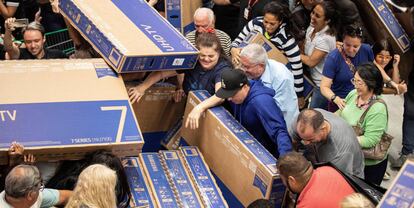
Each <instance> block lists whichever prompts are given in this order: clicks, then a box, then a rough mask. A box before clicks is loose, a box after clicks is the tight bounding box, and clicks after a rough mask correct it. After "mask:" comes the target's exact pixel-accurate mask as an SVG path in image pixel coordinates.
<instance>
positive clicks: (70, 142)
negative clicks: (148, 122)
mask: <svg viewBox="0 0 414 208" xmlns="http://www.w3.org/2000/svg"><path fill="white" fill-rule="evenodd" d="M0 74H1V75H0V122H1V125H0V164H5V163H7V160H6V158H7V151H8V148H9V147H10V145H11V143H12V142H13V141H17V142H19V143H21V144H23V145H24V146H25V152H27V153H33V154H34V155H35V157H36V159H37V161H50V160H62V159H80V158H82V157H83V156H84V155H85V154H86V153H88V152H91V151H94V150H96V149H107V150H111V151H112V152H113V153H114V154H116V155H117V156H121V157H123V156H134V155H135V156H138V154H139V152H141V149H142V146H143V144H144V140H143V137H142V134H141V131H140V129H139V127H138V123H137V120H136V118H135V115H134V113H133V110H132V107H131V104H130V102H129V97H128V94H127V92H126V89H125V85H124V83H123V81H122V78H121V77H119V76H118V75H117V74H116V73H115V72H114V71H113V70H112V69H111V68H110V67H109V66H108V65H107V64H106V63H105V61H104V60H103V59H82V60H81V59H77V60H47V61H40V60H19V61H5V62H1V63H0Z"/></svg>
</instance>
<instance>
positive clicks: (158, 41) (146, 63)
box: [59, 0, 198, 73]
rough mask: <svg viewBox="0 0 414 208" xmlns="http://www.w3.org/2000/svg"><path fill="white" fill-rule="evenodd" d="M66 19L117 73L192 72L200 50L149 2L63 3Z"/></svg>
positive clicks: (102, 0) (86, 0)
mask: <svg viewBox="0 0 414 208" xmlns="http://www.w3.org/2000/svg"><path fill="white" fill-rule="evenodd" d="M59 8H60V11H61V13H62V14H63V16H65V17H66V18H67V19H68V20H69V21H70V23H71V24H72V25H73V26H74V28H75V29H77V30H78V31H79V32H80V33H81V35H82V36H83V37H84V38H85V39H86V40H87V41H88V42H89V43H90V44H91V45H92V46H93V48H94V49H95V50H96V51H97V52H99V53H100V54H101V56H102V57H103V58H104V59H105V60H106V61H107V63H108V64H109V65H110V66H112V67H113V69H115V70H116V71H117V72H119V73H124V72H142V71H156V70H176V69H192V68H194V66H195V64H196V62H197V56H198V51H197V49H195V48H194V47H193V46H192V45H191V43H190V42H188V41H187V40H186V39H185V38H184V36H183V35H182V34H180V33H179V32H178V31H177V30H175V29H174V27H172V25H171V24H170V23H169V22H168V21H167V20H166V19H164V18H163V17H162V16H161V15H160V14H158V12H157V11H156V10H155V9H154V8H152V7H151V6H149V5H148V3H147V2H146V0H60V1H59Z"/></svg>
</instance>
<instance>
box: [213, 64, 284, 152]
mask: <svg viewBox="0 0 414 208" xmlns="http://www.w3.org/2000/svg"><path fill="white" fill-rule="evenodd" d="M221 76H222V77H221V88H220V89H219V90H218V91H217V92H216V96H217V97H219V98H222V99H227V100H229V101H231V105H232V109H233V115H234V117H235V118H236V119H237V120H238V121H239V122H240V123H241V124H242V125H243V126H244V127H245V128H246V129H247V130H248V131H249V132H250V133H251V134H252V135H253V136H254V137H255V138H256V139H257V140H258V141H259V142H260V143H261V144H262V145H263V146H264V147H266V149H267V150H269V152H270V153H272V154H273V155H274V156H275V157H276V158H278V157H279V155H284V154H286V153H288V152H289V151H291V150H292V143H291V140H290V137H289V134H288V131H287V128H286V124H285V120H284V119H283V114H282V111H281V110H280V108H279V107H278V106H277V105H276V103H275V101H274V99H273V97H274V95H275V91H274V90H273V89H270V88H267V87H265V86H264V85H263V84H262V82H261V81H260V80H259V81H254V80H251V81H248V79H247V76H246V75H245V74H244V72H243V71H241V70H239V69H231V70H227V71H224V72H223V73H222V75H221Z"/></svg>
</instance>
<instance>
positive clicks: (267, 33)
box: [230, 1, 304, 107]
mask: <svg viewBox="0 0 414 208" xmlns="http://www.w3.org/2000/svg"><path fill="white" fill-rule="evenodd" d="M263 13H264V16H262V17H256V18H254V19H253V20H251V21H250V22H248V23H247V25H246V26H245V27H244V28H243V30H242V31H241V32H240V34H239V36H238V37H237V38H236V39H235V40H234V41H233V43H232V49H231V51H230V52H231V55H232V60H233V63H234V64H235V65H238V64H239V63H240V51H241V48H239V45H240V43H241V42H242V41H243V40H244V38H246V36H247V35H249V34H250V33H251V32H259V33H261V34H262V35H263V36H264V37H266V39H268V40H269V41H270V42H272V43H273V44H274V45H275V46H276V48H278V49H279V50H281V51H282V52H283V53H284V54H285V56H286V58H287V59H288V61H289V63H288V68H289V69H291V71H292V73H293V76H294V79H295V91H296V94H297V95H298V100H299V107H303V105H304V100H303V95H302V94H303V68H302V61H301V59H300V51H299V46H298V44H297V42H296V40H295V38H297V36H298V35H299V34H301V32H300V31H299V29H298V28H297V27H296V25H295V24H294V23H293V22H292V21H291V20H292V18H291V13H290V11H289V8H288V7H287V5H286V4H283V3H280V2H278V1H273V2H270V3H268V4H266V6H265V7H264V9H263Z"/></svg>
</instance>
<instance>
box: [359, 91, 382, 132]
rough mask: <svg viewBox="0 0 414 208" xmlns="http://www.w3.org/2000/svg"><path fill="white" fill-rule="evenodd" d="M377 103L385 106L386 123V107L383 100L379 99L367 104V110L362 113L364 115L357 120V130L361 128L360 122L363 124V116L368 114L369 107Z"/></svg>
mask: <svg viewBox="0 0 414 208" xmlns="http://www.w3.org/2000/svg"><path fill="white" fill-rule="evenodd" d="M377 102H379V103H382V104H384V105H385V110H386V111H387V121H388V107H387V104H386V103H385V101H384V100H383V99H381V98H377V99H375V100H373V101H372V102H371V103H370V104H369V106H368V108H367V109H366V110H365V111H364V113H363V114H362V115H361V117H359V120H358V123H357V126H358V127H359V128H362V127H361V125H362V122H364V120H365V116H366V115H367V113H368V111H369V109H370V108H371V106H373V105H374V104H375V103H377Z"/></svg>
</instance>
